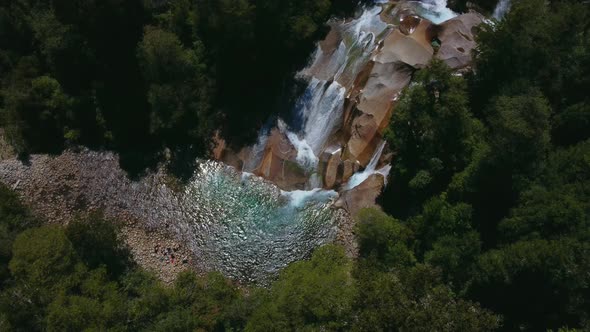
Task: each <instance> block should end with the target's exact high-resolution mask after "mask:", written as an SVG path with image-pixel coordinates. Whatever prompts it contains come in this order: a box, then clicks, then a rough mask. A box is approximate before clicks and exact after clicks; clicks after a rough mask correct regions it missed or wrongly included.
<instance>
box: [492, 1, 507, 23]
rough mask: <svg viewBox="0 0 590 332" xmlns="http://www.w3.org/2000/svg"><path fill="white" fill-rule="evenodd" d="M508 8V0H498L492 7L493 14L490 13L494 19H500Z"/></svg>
mask: <svg viewBox="0 0 590 332" xmlns="http://www.w3.org/2000/svg"><path fill="white" fill-rule="evenodd" d="M509 10H510V0H500V1H498V4H497V5H496V8H494V14H493V15H492V16H493V17H494V18H495V19H497V20H501V19H502V18H504V15H506V13H507V12H508V11H509Z"/></svg>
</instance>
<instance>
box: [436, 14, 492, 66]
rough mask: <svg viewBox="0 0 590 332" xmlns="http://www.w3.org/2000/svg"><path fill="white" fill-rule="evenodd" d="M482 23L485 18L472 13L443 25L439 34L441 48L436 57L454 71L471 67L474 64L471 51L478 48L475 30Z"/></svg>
mask: <svg viewBox="0 0 590 332" xmlns="http://www.w3.org/2000/svg"><path fill="white" fill-rule="evenodd" d="M482 22H483V16H481V15H480V14H478V13H475V12H470V13H466V14H463V15H459V16H457V17H455V18H453V19H450V20H448V21H446V22H444V23H443V24H441V31H440V32H439V33H438V39H439V40H440V42H441V46H440V48H439V49H438V52H437V53H436V57H437V58H438V59H441V60H442V61H444V62H445V63H446V64H447V65H448V66H449V67H451V68H453V69H460V68H465V67H467V66H469V65H470V64H471V62H472V55H471V51H472V50H473V49H474V48H475V47H476V46H477V45H476V43H475V38H474V28H475V27H476V26H478V25H479V24H481V23H482Z"/></svg>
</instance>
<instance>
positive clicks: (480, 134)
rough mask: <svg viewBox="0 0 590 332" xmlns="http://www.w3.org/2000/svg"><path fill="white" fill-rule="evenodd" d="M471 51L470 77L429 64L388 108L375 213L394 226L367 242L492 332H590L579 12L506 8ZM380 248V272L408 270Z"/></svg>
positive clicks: (589, 34)
mask: <svg viewBox="0 0 590 332" xmlns="http://www.w3.org/2000/svg"><path fill="white" fill-rule="evenodd" d="M478 43H479V49H478V52H477V53H476V57H475V67H476V71H475V74H471V75H467V76H465V77H458V76H453V75H452V74H451V73H450V72H449V70H448V69H447V68H445V66H444V65H443V64H441V63H438V62H434V63H432V65H431V67H430V68H428V69H425V70H422V71H420V72H418V73H417V76H416V77H415V80H416V82H418V83H419V84H417V85H414V86H412V87H410V88H408V89H407V91H406V93H405V94H404V96H403V98H402V99H401V101H400V104H399V105H398V106H397V108H396V109H395V112H394V115H393V120H392V122H391V125H390V130H389V133H388V139H389V143H390V144H391V147H392V149H393V150H395V151H397V152H398V155H397V156H396V158H395V163H394V164H393V169H392V172H391V179H390V184H391V185H390V186H389V188H388V189H387V190H386V191H385V193H384V195H383V196H382V198H381V203H382V206H383V207H384V208H385V210H386V211H387V212H388V213H390V214H391V215H393V216H394V217H395V218H397V219H399V221H396V222H394V224H395V226H392V225H390V224H386V225H381V226H380V227H381V229H378V230H372V232H373V233H374V234H379V236H380V237H382V236H383V233H385V229H389V228H391V231H390V232H392V233H396V234H400V235H398V236H401V239H404V242H405V243H407V245H408V248H409V249H410V252H411V253H412V254H414V256H413V259H415V260H416V261H417V262H418V264H427V265H428V266H431V267H432V268H435V269H437V270H439V271H440V272H441V273H442V278H443V280H444V281H445V284H446V285H449V287H450V288H451V289H452V290H453V291H454V292H455V293H456V294H459V295H460V296H461V298H463V299H466V300H471V301H474V302H477V303H479V304H480V305H481V306H482V307H484V308H487V309H490V310H492V311H493V312H494V313H496V314H499V315H501V316H502V319H503V321H502V329H503V330H506V331H514V330H530V331H543V330H547V329H557V328H559V327H561V326H569V327H570V328H571V327H577V328H585V329H589V328H590V274H589V272H590V140H588V139H589V138H590V121H589V120H590V95H589V94H588V91H590V6H589V5H588V4H587V3H586V4H582V3H578V2H575V1H571V2H570V1H554V2H551V3H547V2H545V1H540V0H522V1H518V2H515V3H514V6H513V8H512V11H511V12H510V13H509V15H508V16H507V17H506V18H505V20H504V21H502V22H501V23H498V24H497V25H496V26H495V27H489V26H488V27H483V28H482V31H480V32H479V33H478ZM398 239H399V237H398ZM384 241H385V240H384ZM390 243H391V244H390V245H387V246H383V247H375V248H374V249H373V252H375V253H376V257H379V261H380V262H381V263H382V264H387V266H390V267H393V266H395V264H399V262H398V261H399V260H402V262H408V261H409V257H410V256H409V254H408V253H407V252H406V250H405V249H404V250H402V251H400V250H401V249H400V248H399V247H395V246H394V245H398V244H399V243H400V241H399V240H398V241H390ZM371 245H372V246H376V244H375V243H374V242H373V243H371ZM402 249H403V248H402ZM412 264H413V263H412Z"/></svg>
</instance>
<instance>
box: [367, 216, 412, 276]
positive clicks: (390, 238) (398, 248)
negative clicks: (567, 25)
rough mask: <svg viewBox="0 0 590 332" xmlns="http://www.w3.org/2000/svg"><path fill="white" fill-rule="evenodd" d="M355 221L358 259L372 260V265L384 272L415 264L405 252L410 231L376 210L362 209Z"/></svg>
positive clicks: (409, 251) (407, 250) (410, 235)
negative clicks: (384, 270) (376, 265)
mask: <svg viewBox="0 0 590 332" xmlns="http://www.w3.org/2000/svg"><path fill="white" fill-rule="evenodd" d="M357 220H358V223H357V227H356V234H357V236H358V243H359V254H360V256H361V257H364V258H370V259H374V260H375V262H374V263H375V264H378V265H380V266H382V267H383V268H384V269H386V270H387V269H390V268H396V267H403V266H411V265H413V264H415V263H416V259H415V257H414V253H413V252H412V250H411V249H410V248H408V244H410V242H411V240H412V239H413V234H412V231H411V230H410V229H408V228H407V227H406V226H405V225H403V224H402V223H401V222H400V221H399V220H396V219H394V218H392V217H390V216H388V215H387V214H385V213H384V212H381V211H379V210H376V209H362V210H361V211H360V212H359V214H358V216H357Z"/></svg>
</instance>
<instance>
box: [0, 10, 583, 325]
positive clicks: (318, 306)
mask: <svg viewBox="0 0 590 332" xmlns="http://www.w3.org/2000/svg"><path fill="white" fill-rule="evenodd" d="M476 3H478V5H479V6H480V8H483V10H488V11H491V10H492V9H493V7H494V5H493V4H492V5H490V1H476ZM451 4H452V5H453V3H451ZM356 6H357V3H356V2H355V1H346V0H341V1H338V0H332V1H330V0H289V1H276V0H249V1H248V0H235V1H232V0H219V1H208V0H197V1H189V0H178V1H173V2H165V1H157V0H147V1H122V0H109V1H94V0H69V1H62V0H52V1H49V0H37V1H34V0H14V1H10V0H3V1H2V2H1V5H0V73H1V75H0V76H1V77H0V115H1V118H0V126H1V127H3V128H4V129H5V131H6V135H7V136H8V138H9V140H10V143H11V145H12V146H13V147H14V149H15V150H16V151H17V152H18V153H19V155H20V157H22V158H26V156H27V155H28V154H30V153H59V151H61V150H63V149H65V148H68V147H73V146H87V147H89V148H93V149H109V150H114V151H117V152H118V153H120V155H121V163H122V166H123V167H124V168H125V169H126V170H128V172H129V173H130V174H139V173H141V172H142V171H143V170H144V169H145V168H146V167H150V166H154V165H155V164H156V163H157V162H158V161H160V160H161V159H162V158H163V155H164V153H163V151H164V149H167V150H169V151H171V153H172V160H173V162H172V163H171V165H173V166H179V169H182V168H183V166H184V165H186V163H190V162H191V160H194V158H195V156H206V153H207V151H208V149H209V147H210V144H211V139H212V137H213V136H214V134H215V130H216V129H220V130H221V135H222V136H223V137H224V138H226V139H227V140H228V141H229V142H230V143H231V144H235V145H236V146H239V145H240V144H244V143H245V142H249V141H251V140H253V139H255V137H256V130H257V128H260V126H262V125H263V124H264V122H265V121H266V120H267V119H268V117H269V115H270V114H276V112H277V110H279V109H281V108H282V106H283V105H282V103H284V102H285V100H289V99H290V98H293V96H294V95H296V93H297V92H296V91H295V90H296V84H294V83H293V82H288V81H289V79H290V77H292V73H293V72H294V71H295V70H296V69H297V68H299V67H301V66H302V65H303V64H304V63H305V61H306V59H307V56H308V55H309V53H310V52H311V50H312V48H313V45H314V42H315V41H317V40H318V39H319V38H321V37H322V34H325V31H326V30H325V28H326V27H325V25H324V23H325V22H326V21H327V19H328V18H329V17H334V16H339V17H343V16H346V15H351V14H352V13H353V12H354V8H356ZM465 6H466V5H465V3H464V2H461V1H457V2H455V3H454V8H455V9H456V10H465ZM107 41H108V42H107ZM477 43H478V48H477V50H476V52H475V54H474V64H473V70H471V71H469V72H467V73H465V74H463V75H456V74H455V73H453V72H452V71H451V70H450V69H449V68H448V67H446V65H445V64H444V63H442V62H440V61H436V60H435V61H433V62H432V63H431V64H430V65H429V66H428V67H427V68H424V69H421V70H419V71H417V72H416V73H415V75H414V78H413V81H414V82H415V84H411V85H410V86H409V87H408V88H406V89H405V90H404V92H403V94H402V96H401V99H400V101H399V104H398V105H397V107H396V108H395V112H394V113H393V117H392V120H391V123H390V125H389V127H388V128H387V131H386V138H387V141H388V143H389V146H390V148H391V150H392V151H394V153H395V157H394V161H393V163H392V170H391V173H390V175H389V181H388V182H389V185H388V186H387V188H386V189H385V190H384V192H383V193H382V195H381V197H380V198H379V204H380V206H382V208H383V211H380V210H376V209H365V210H362V211H361V212H360V213H359V214H358V215H357V216H356V220H357V224H356V230H355V233H356V235H357V238H358V243H359V250H360V256H359V258H358V259H355V260H352V259H350V258H347V257H346V255H345V254H344V250H343V248H340V247H339V246H336V245H328V246H324V247H321V248H319V249H317V250H316V251H315V252H314V254H313V255H312V257H310V259H309V260H305V261H301V262H296V263H293V264H291V265H290V266H289V267H288V268H286V269H285V270H284V271H282V272H281V273H280V275H279V276H278V277H277V279H276V280H275V281H274V282H273V283H272V284H271V285H270V286H269V287H255V286H248V285H238V284H236V283H235V282H233V281H231V280H228V279H226V278H224V277H223V276H222V275H220V274H218V273H211V274H208V275H196V274H195V273H193V272H185V273H183V274H181V275H180V276H179V277H178V278H177V280H176V281H175V282H174V284H173V285H171V286H169V285H164V284H162V283H161V282H160V281H158V280H157V279H156V278H155V277H154V276H153V275H151V274H150V273H149V272H147V271H144V270H142V269H141V268H140V267H139V266H137V264H135V263H134V262H133V260H132V258H131V256H130V253H129V248H126V247H125V245H124V244H123V243H122V242H121V241H119V235H118V232H119V228H118V225H119V223H118V222H117V221H116V220H109V219H108V218H105V217H104V216H102V215H101V214H97V213H92V214H89V215H85V216H80V217H79V218H78V220H77V221H75V222H73V223H70V224H69V225H67V226H66V227H61V226H55V225H47V224H46V223H44V221H43V220H40V219H39V217H36V216H33V214H32V213H31V212H30V210H29V208H28V207H27V206H25V205H24V204H23V203H21V202H20V200H19V198H18V196H17V195H16V194H15V193H14V192H12V191H11V190H10V189H9V188H6V187H4V186H2V187H0V330H2V331H11V330H14V331H37V330H39V331H41V330H48V331H81V330H88V331H102V330H115V331H139V330H146V331H194V330H198V331H242V330H245V331H288V330H293V331H344V330H351V331H562V332H566V331H586V330H590V94H589V93H588V92H589V91H590V4H588V3H587V2H580V1H575V0H553V1H545V0H519V1H514V3H513V4H512V8H511V10H510V12H509V13H508V14H507V15H506V17H504V19H503V20H501V21H496V20H493V21H491V23H489V24H484V25H483V26H480V28H479V31H478V32H477ZM172 171H174V169H172Z"/></svg>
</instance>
